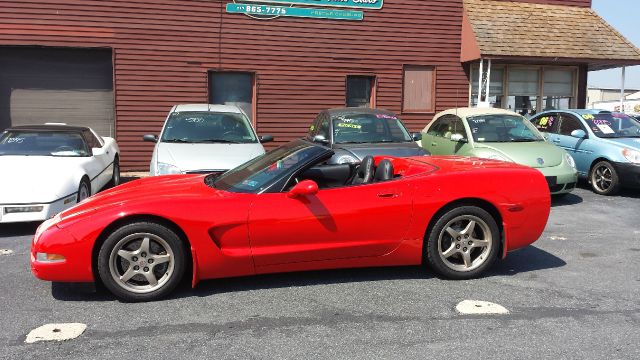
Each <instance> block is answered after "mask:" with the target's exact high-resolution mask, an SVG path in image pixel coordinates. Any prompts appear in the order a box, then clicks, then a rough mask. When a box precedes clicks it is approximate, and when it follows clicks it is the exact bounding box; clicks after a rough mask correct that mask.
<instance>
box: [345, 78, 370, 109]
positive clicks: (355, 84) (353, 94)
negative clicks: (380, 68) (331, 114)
mask: <svg viewBox="0 0 640 360" xmlns="http://www.w3.org/2000/svg"><path fill="white" fill-rule="evenodd" d="M375 83H376V78H375V76H360V75H348V76H347V94H346V100H347V101H346V105H347V106H348V107H365V108H370V107H375V106H376V105H375Z"/></svg>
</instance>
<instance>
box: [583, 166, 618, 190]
mask: <svg viewBox="0 0 640 360" xmlns="http://www.w3.org/2000/svg"><path fill="white" fill-rule="evenodd" d="M589 182H590V183H591V188H592V189H593V191H594V192H595V193H596V194H600V195H614V194H615V193H617V192H618V190H619V189H620V180H619V178H618V173H617V172H616V169H615V168H614V167H613V165H611V163H610V162H608V161H599V162H598V163H596V164H595V165H594V166H593V168H592V169H591V174H590V176H589Z"/></svg>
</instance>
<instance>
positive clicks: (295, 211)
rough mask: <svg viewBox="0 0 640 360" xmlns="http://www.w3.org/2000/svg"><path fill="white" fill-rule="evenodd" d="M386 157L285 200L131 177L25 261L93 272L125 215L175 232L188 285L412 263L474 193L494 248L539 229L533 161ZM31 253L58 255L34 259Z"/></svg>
mask: <svg viewBox="0 0 640 360" xmlns="http://www.w3.org/2000/svg"><path fill="white" fill-rule="evenodd" d="M387 158H388V157H387ZM381 159H382V157H381V158H376V162H379V161H380V160H381ZM389 159H390V160H392V162H393V165H394V169H395V174H396V176H399V178H397V179H394V180H392V181H386V182H380V183H374V184H367V185H359V186H348V187H341V188H333V189H324V190H320V191H319V192H318V193H317V194H316V195H313V196H305V197H301V198H294V199H292V198H290V197H288V196H287V194H286V193H263V194H246V193H232V192H226V191H220V190H216V189H213V188H210V187H208V186H207V185H206V184H205V183H204V181H203V178H204V176H202V175H171V176H159V177H152V178H147V179H142V180H137V181H133V182H130V183H127V184H124V185H121V186H118V187H116V188H114V189H111V190H108V191H105V192H102V193H100V194H98V195H95V196H93V197H91V198H89V199H88V200H86V201H84V202H83V203H80V204H78V205H77V206H75V207H73V208H71V209H69V210H67V211H65V212H63V213H62V214H60V216H59V217H58V219H57V220H56V221H57V223H56V224H55V225H53V226H48V224H47V223H45V224H43V225H41V228H43V229H39V231H38V233H37V234H36V236H35V237H34V241H33V243H32V249H31V268H32V271H33V273H34V274H35V275H36V276H37V277H38V278H40V279H43V280H49V281H70V282H91V281H94V280H95V275H94V274H95V269H94V264H95V260H96V255H97V250H98V248H99V243H98V244H97V241H99V239H103V237H104V235H105V234H107V235H108V233H109V232H110V229H112V228H113V227H114V226H117V225H118V224H119V223H121V222H122V221H128V220H131V219H149V218H150V219H154V220H156V221H163V222H165V223H166V224H167V225H169V226H172V227H174V228H175V230H176V231H179V232H182V233H183V234H184V237H186V239H188V242H189V245H190V251H191V255H192V257H193V259H192V264H193V285H194V286H195V284H196V283H197V281H198V280H200V279H212V278H222V277H234V276H245V275H252V274H262V273H273V272H287V271H300V270H313V269H331V268H346V267H372V266H393V265H417V264H420V263H421V262H422V259H423V254H422V247H423V239H424V237H425V234H426V231H427V228H428V226H429V223H430V221H431V220H432V218H433V217H434V215H435V214H436V213H438V211H440V210H441V209H443V207H445V206H446V205H447V204H451V203H452V202H456V201H466V202H469V201H471V202H475V203H477V202H481V203H483V204H487V205H488V206H491V207H493V208H494V209H495V211H496V212H497V213H499V216H500V218H501V219H502V224H501V225H502V228H503V229H502V231H503V238H504V240H503V241H504V247H503V256H504V255H506V252H507V251H511V250H515V249H518V248H521V247H524V246H527V245H529V244H531V243H533V242H534V241H536V240H537V239H538V237H539V236H540V235H541V233H542V231H543V230H544V227H545V225H546V222H547V219H548V216H549V210H550V195H549V190H548V186H547V183H546V181H545V179H544V176H543V175H542V174H541V173H540V172H539V171H537V170H535V169H532V168H527V167H524V166H520V165H516V164H510V163H504V162H499V161H492V160H485V159H473V158H471V159H470V158H459V157H416V158H404V159H402V158H389ZM489 204H490V205H489ZM45 227H46V229H44V228H45ZM105 229H106V230H105ZM41 230H43V231H41ZM101 234H102V235H101ZM101 236H102V237H101ZM38 252H42V253H50V254H60V255H63V256H64V257H65V260H63V261H61V262H57V263H44V262H40V261H37V260H36V253H38Z"/></svg>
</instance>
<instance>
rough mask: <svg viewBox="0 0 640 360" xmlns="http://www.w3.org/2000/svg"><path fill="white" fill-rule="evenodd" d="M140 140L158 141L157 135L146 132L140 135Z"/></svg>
mask: <svg viewBox="0 0 640 360" xmlns="http://www.w3.org/2000/svg"><path fill="white" fill-rule="evenodd" d="M142 140H144V141H148V142H153V143H155V142H158V137H157V136H155V135H153V134H147V135H144V136H142Z"/></svg>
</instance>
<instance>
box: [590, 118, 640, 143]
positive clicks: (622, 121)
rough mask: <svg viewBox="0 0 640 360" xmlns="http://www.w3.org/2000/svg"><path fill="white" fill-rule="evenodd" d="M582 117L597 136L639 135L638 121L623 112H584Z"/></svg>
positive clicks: (639, 125)
mask: <svg viewBox="0 0 640 360" xmlns="http://www.w3.org/2000/svg"><path fill="white" fill-rule="evenodd" d="M582 118H583V119H584V120H585V121H586V122H587V126H589V127H590V128H591V131H593V133H594V134H595V135H596V136H597V137H601V138H620V137H640V123H639V122H638V121H636V120H634V119H632V118H631V117H629V116H627V115H625V114H621V113H601V114H584V115H582Z"/></svg>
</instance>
